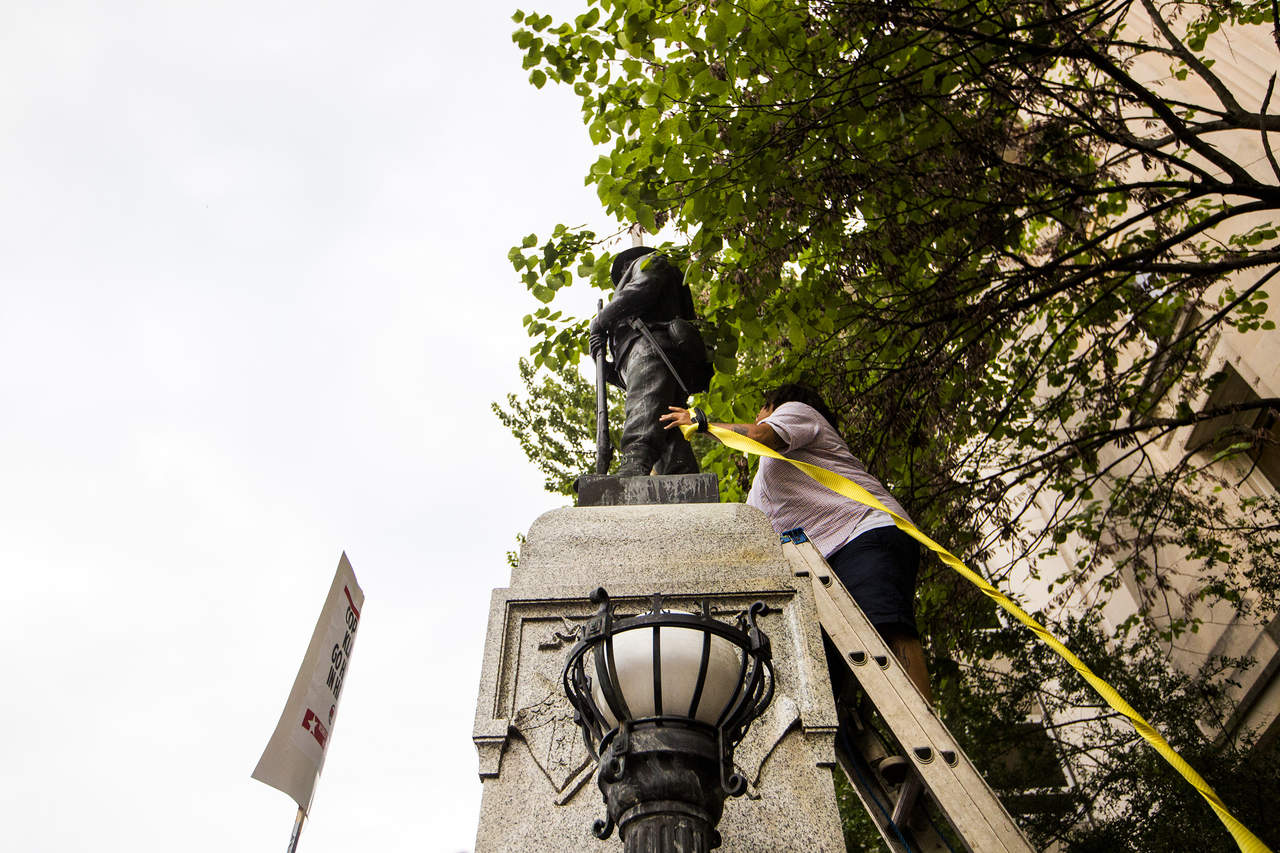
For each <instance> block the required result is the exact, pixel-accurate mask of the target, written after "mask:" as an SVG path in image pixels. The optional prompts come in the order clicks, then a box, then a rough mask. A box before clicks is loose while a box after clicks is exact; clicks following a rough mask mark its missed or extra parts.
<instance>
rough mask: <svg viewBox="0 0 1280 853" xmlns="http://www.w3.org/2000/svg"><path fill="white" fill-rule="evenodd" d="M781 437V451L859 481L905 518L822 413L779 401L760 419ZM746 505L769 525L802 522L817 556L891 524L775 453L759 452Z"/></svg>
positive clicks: (792, 525)
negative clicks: (760, 454) (816, 551)
mask: <svg viewBox="0 0 1280 853" xmlns="http://www.w3.org/2000/svg"><path fill="white" fill-rule="evenodd" d="M763 423H766V424H768V425H769V426H770V427H772V428H773V431H774V432H775V433H777V434H778V438H779V439H781V440H782V455H783V456H787V457H789V458H791V459H795V460H798V461H800V462H808V463H810V464H813V465H818V466H821V467H823V468H826V469H827V470H828V471H833V472H835V473H836V474H839V475H841V476H842V477H846V478H848V479H850V480H852V481H853V482H855V483H857V484H858V485H860V486H862V487H863V488H864V489H866V490H867V491H868V492H870V493H871V494H873V495H875V496H876V498H878V499H879V500H880V502H881V503H883V504H884V505H885V506H887V507H888V508H889V509H891V510H893V511H894V512H896V513H898V514H899V515H901V516H902V517H903V518H907V517H908V516H907V513H906V510H904V509H903V508H902V505H901V504H899V503H898V502H897V501H896V500H894V498H893V496H892V495H890V494H889V492H888V490H887V489H885V487H884V486H883V485H882V484H881V483H880V481H879V480H877V479H876V478H875V477H873V476H871V475H870V474H869V473H867V469H866V466H865V465H863V464H862V462H861V460H859V459H858V458H857V457H855V456H854V455H853V453H852V452H850V450H849V445H847V444H845V442H844V439H842V438H841V437H840V434H839V433H837V432H836V431H835V429H834V428H833V427H832V426H831V424H829V423H827V419H826V418H824V417H823V416H822V415H820V414H818V412H817V410H816V409H814V408H813V407H812V406H807V405H805V404H804V403H782V404H781V405H779V406H778V407H777V408H776V409H774V410H773V412H772V413H771V414H770V415H769V416H768V417H766V418H765V419H764V421H763ZM747 505H748V506H753V507H755V508H756V509H758V510H760V511H761V512H763V513H764V514H765V515H766V516H768V518H769V523H770V524H772V525H773V529H774V530H776V531H777V532H778V533H779V534H781V533H782V532H783V531H785V530H791V529H792V528H796V527H803V528H804V532H805V534H806V535H807V536H808V537H809V539H811V540H812V541H813V544H814V546H815V547H816V548H817V549H818V551H819V552H821V553H822V555H823V556H827V557H829V556H831V555H832V554H834V553H835V552H836V551H838V550H839V549H840V548H841V547H842V546H843V545H845V544H846V543H847V542H850V541H851V540H853V539H854V538H855V537H857V536H859V535H861V534H863V533H866V532H867V531H868V530H874V529H875V528H877V527H889V526H892V525H893V519H892V518H890V517H889V515H888V513H884V512H881V511H880V510H878V509H872V508H871V507H868V506H864V505H862V504H860V503H857V502H856V501H851V500H849V499H848V498H846V497H843V496H842V495H838V494H836V493H835V492H833V491H831V490H830V489H828V488H827V487H826V486H823V485H822V484H820V483H818V482H817V481H816V480H814V479H813V478H812V477H810V476H809V475H808V474H806V473H804V472H803V471H801V470H799V469H798V468H796V467H795V466H793V465H790V464H788V463H786V462H783V461H782V460H781V459H770V458H769V457H767V456H766V457H762V458H761V459H760V468H759V470H757V471H756V478H755V480H754V481H752V483H751V491H750V493H748V495H747Z"/></svg>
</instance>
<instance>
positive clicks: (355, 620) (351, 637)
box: [253, 553, 364, 812]
mask: <svg viewBox="0 0 1280 853" xmlns="http://www.w3.org/2000/svg"><path fill="white" fill-rule="evenodd" d="M363 607H364V592H363V591H362V590H361V589H360V585H359V584H358V583H356V576H355V573H354V572H353V571H352V570H351V563H349V562H348V561H347V555H346V554H345V553H344V554H343V555H342V559H340V560H339V561H338V571H337V573H336V574H335V575H334V577H333V585H332V586H331V587H329V596H328V597H327V598H326V599H325V602H324V610H323V611H321V613H320V621H319V622H317V623H316V630H315V632H314V633H312V635H311V645H309V646H307V655H306V657H304V658H303V659H302V667H301V668H300V669H299V670H298V677H297V678H295V679H294V681H293V689H292V690H290V691H289V701H287V702H286V703H285V706H284V713H282V714H281V715H280V722H279V723H277V724H276V730H275V733H274V734H272V735H271V740H270V741H268V742H267V748H266V749H265V750H264V751H263V753H262V758H260V759H259V760H258V766H257V767H256V768H254V771H253V778H254V779H257V780H258V781H259V782H265V783H266V784H268V785H270V786H271V787H273V788H277V789H279V790H281V791H284V792H285V793H286V794H288V795H289V796H290V797H293V801H294V802H295V803H297V804H298V807H299V808H300V809H302V810H303V811H304V812H309V811H310V810H311V797H312V795H313V794H314V793H315V787H316V776H317V775H319V773H320V769H321V768H322V767H323V766H324V756H325V752H326V751H327V748H328V745H329V736H330V734H331V733H332V731H333V720H334V717H335V715H336V714H337V712H338V698H339V697H340V696H341V695H342V684H343V682H344V681H345V679H346V675H347V665H348V663H349V661H350V660H351V649H352V647H353V646H354V645H355V639H356V629H357V628H358V627H359V626H360V610H361V608H363Z"/></svg>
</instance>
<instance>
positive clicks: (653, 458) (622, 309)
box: [590, 246, 712, 477]
mask: <svg viewBox="0 0 1280 853" xmlns="http://www.w3.org/2000/svg"><path fill="white" fill-rule="evenodd" d="M610 277H611V278H612V279H613V285H614V293H613V298H612V299H611V300H609V303H608V304H607V305H605V306H604V307H603V308H602V309H600V313H598V314H597V315H596V316H595V318H594V319H593V320H592V321H591V337H590V347H591V356H592V358H594V359H596V362H597V364H598V365H601V366H602V367H603V370H604V377H605V379H606V380H607V381H608V382H609V383H610V384H613V385H616V386H618V387H619V388H623V389H625V390H626V392H627V399H626V408H625V410H626V416H625V420H624V422H623V426H622V446H621V448H620V450H621V453H622V461H621V463H620V465H619V468H618V471H617V476H619V477H642V476H647V475H648V474H649V473H651V472H653V473H657V474H696V473H698V460H697V458H696V457H695V456H694V454H693V449H692V448H691V447H690V446H689V442H688V441H686V440H685V438H684V436H683V435H682V434H681V433H680V431H679V430H664V429H663V428H662V423H661V421H659V420H658V418H659V417H660V416H661V415H665V414H666V413H667V411H668V409H667V407H668V406H682V407H683V406H686V405H688V398H689V396H690V395H691V394H696V393H699V392H701V391H705V390H706V389H707V385H708V383H709V382H710V380H711V372H712V367H711V363H710V361H709V360H708V359H707V350H706V345H705V344H704V343H703V340H702V336H701V335H700V334H699V333H698V330H697V328H696V327H695V326H694V325H693V321H694V320H695V319H696V318H695V315H694V311H693V298H692V296H691V295H690V293H689V287H688V285H686V284H685V283H684V274H683V273H682V272H681V271H680V270H679V268H677V267H676V265H675V264H673V263H672V262H671V260H670V259H669V258H668V257H667V256H666V255H663V254H660V253H658V252H656V251H655V250H654V249H651V248H649V247H647V246H635V247H633V248H630V249H627V250H626V251H623V252H619V253H618V255H617V257H615V258H614V259H613V265H612V268H611V269H610ZM606 343H607V346H608V352H609V353H610V354H611V355H612V356H613V361H612V363H610V362H608V361H605V360H603V359H602V358H601V357H600V356H602V355H603V354H604V352H605V347H606Z"/></svg>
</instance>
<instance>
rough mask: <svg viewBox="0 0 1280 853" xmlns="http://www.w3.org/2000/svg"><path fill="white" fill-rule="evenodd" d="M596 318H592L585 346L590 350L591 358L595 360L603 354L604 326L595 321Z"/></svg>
mask: <svg viewBox="0 0 1280 853" xmlns="http://www.w3.org/2000/svg"><path fill="white" fill-rule="evenodd" d="M597 319H598V318H592V320H591V327H590V330H589V333H588V335H587V347H588V348H589V349H590V350H591V359H592V361H595V360H596V359H598V358H600V356H601V355H603V354H604V348H605V336H604V327H603V326H601V325H600V324H599V323H598V322H597Z"/></svg>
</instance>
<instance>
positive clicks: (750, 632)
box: [564, 589, 773, 853]
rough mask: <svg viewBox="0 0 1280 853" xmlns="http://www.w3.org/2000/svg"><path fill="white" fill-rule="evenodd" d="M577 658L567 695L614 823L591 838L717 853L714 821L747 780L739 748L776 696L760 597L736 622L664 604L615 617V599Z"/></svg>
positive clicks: (603, 603)
mask: <svg viewBox="0 0 1280 853" xmlns="http://www.w3.org/2000/svg"><path fill="white" fill-rule="evenodd" d="M591 601H592V602H593V603H595V604H598V605H599V610H597V611H596V614H595V616H594V617H592V619H591V622H590V623H588V624H587V627H586V631H585V633H584V634H583V638H582V640H581V641H580V642H578V643H577V644H576V645H575V646H574V647H573V650H572V651H571V652H570V653H569V660H568V663H566V664H565V668H564V690H565V693H566V695H568V697H569V701H570V702H571V703H573V707H574V710H575V711H576V713H575V714H574V721H575V722H577V724H578V725H579V727H581V729H582V737H583V740H584V741H586V744H587V750H588V751H589V752H590V753H591V755H592V757H593V758H596V759H597V760H598V762H599V766H600V771H599V775H598V779H597V781H598V783H599V785H600V790H601V791H602V792H603V793H604V800H605V804H606V808H607V814H608V818H607V819H606V820H597V821H596V822H595V826H594V827H593V828H592V832H593V833H594V834H595V836H596V837H597V838H608V837H609V834H610V833H611V832H612V831H613V827H614V825H615V824H616V825H617V826H618V832H619V835H621V837H622V843H623V849H624V851H626V853H641V851H646V853H649V851H652V853H664V851H676V850H679V851H687V853H706V851H709V850H712V849H714V848H716V847H718V846H720V833H718V832H717V831H716V828H715V827H716V824H717V823H718V822H719V821H720V814H721V811H722V810H723V808H724V798H725V797H726V796H734V797H736V796H739V795H741V794H742V793H743V792H744V791H746V789H747V780H746V779H744V778H743V777H742V776H741V774H739V773H737V772H735V771H734V769H733V750H734V748H735V747H736V746H737V745H738V743H739V742H741V740H742V737H743V735H745V734H746V731H747V727H748V726H750V725H751V722H752V721H753V720H754V719H756V718H757V717H759V716H760V715H761V714H762V713H764V710H765V708H766V707H768V705H769V701H770V700H771V699H772V698H773V662H772V660H771V657H770V652H769V638H768V637H767V636H766V635H765V634H764V632H763V631H761V630H760V629H759V628H758V627H756V621H755V620H756V617H757V616H758V615H761V614H763V613H765V612H766V611H767V609H768V608H767V607H766V606H765V604H764V603H763V602H760V601H757V602H755V603H754V604H752V605H751V606H750V607H749V608H747V609H746V610H745V611H743V612H741V613H739V614H738V615H737V618H736V620H735V624H729V623H727V622H721V621H720V620H718V619H715V618H713V617H712V615H711V603H710V601H709V600H704V601H703V602H702V612H701V613H684V612H679V611H673V610H666V609H664V608H663V602H662V599H661V597H660V596H657V595H655V596H654V597H653V602H652V604H651V606H650V608H649V611H648V612H646V613H641V614H640V615H638V616H633V617H626V618H618V617H617V616H615V614H614V612H613V608H612V607H611V606H610V602H609V594H608V593H607V592H605V591H604V590H603V589H597V590H596V591H595V592H593V593H592V594H591Z"/></svg>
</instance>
